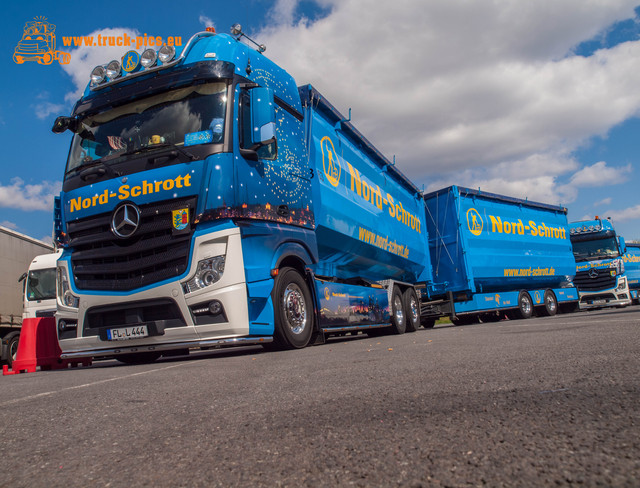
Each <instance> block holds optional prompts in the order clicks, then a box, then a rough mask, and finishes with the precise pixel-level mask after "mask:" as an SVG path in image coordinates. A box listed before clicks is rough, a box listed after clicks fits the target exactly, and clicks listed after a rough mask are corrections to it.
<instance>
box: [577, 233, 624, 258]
mask: <svg viewBox="0 0 640 488" xmlns="http://www.w3.org/2000/svg"><path fill="white" fill-rule="evenodd" d="M571 245H572V246H573V255H574V256H575V258H576V261H593V260H596V259H607V258H616V257H618V256H620V253H619V252H618V244H617V242H616V238H615V237H607V238H605V239H596V240H593V241H579V242H572V243H571Z"/></svg>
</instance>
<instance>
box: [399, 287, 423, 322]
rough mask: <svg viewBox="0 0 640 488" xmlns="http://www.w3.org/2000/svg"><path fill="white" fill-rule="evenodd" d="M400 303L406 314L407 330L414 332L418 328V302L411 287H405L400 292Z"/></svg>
mask: <svg viewBox="0 0 640 488" xmlns="http://www.w3.org/2000/svg"><path fill="white" fill-rule="evenodd" d="M402 305H403V307H404V310H405V312H406V315H407V318H406V321H407V332H415V331H416V330H418V329H419V328H420V302H419V301H418V295H417V294H416V291H415V290H414V289H413V288H407V289H406V290H405V291H404V293H403V294H402Z"/></svg>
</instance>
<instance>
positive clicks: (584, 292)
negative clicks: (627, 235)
mask: <svg viewBox="0 0 640 488" xmlns="http://www.w3.org/2000/svg"><path fill="white" fill-rule="evenodd" d="M569 227H570V229H571V244H572V245H573V254H574V256H575V258H576V277H575V280H574V283H575V285H576V287H577V288H578V292H579V294H580V308H581V309H591V308H601V307H624V306H627V305H630V304H631V293H630V292H629V283H628V281H627V276H626V274H625V264H624V260H623V255H624V254H625V252H626V246H625V242H624V238H623V237H622V236H619V235H618V234H617V233H616V230H615V228H614V226H613V223H612V222H611V220H610V219H601V218H599V217H596V218H595V219H594V220H582V221H579V222H571V223H570V224H569Z"/></svg>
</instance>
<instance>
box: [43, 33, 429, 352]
mask: <svg viewBox="0 0 640 488" xmlns="http://www.w3.org/2000/svg"><path fill="white" fill-rule="evenodd" d="M234 32H235V34H234V35H232V36H230V35H226V34H216V33H215V32H202V33H198V34H196V35H194V36H193V37H192V38H191V39H190V40H189V41H188V43H186V45H185V46H184V49H183V50H182V51H181V52H180V53H176V52H175V48H171V47H169V46H166V45H165V46H163V47H162V48H161V49H160V50H159V51H157V52H156V51H154V50H152V49H148V50H146V51H144V52H143V53H142V54H141V55H140V54H138V53H137V52H136V51H130V52H128V53H126V54H125V56H124V57H123V58H122V62H120V61H117V60H116V61H112V62H110V63H108V65H106V66H98V67H96V68H95V69H94V70H93V72H92V74H91V82H90V84H89V86H88V87H87V89H86V90H85V92H84V96H83V97H82V98H81V99H80V100H79V101H78V102H77V103H76V105H75V107H74V110H73V113H72V115H71V116H70V117H58V119H56V122H55V123H54V127H53V131H54V132H58V133H61V132H64V131H65V130H71V131H72V132H73V133H74V135H73V139H72V142H71V148H70V151H69V156H68V161H67V165H66V171H65V176H64V183H63V189H62V192H61V195H60V205H59V208H58V209H57V214H58V215H57V218H56V220H57V224H56V225H57V229H58V241H59V243H60V246H61V247H62V248H63V249H64V253H63V254H62V256H61V258H60V260H59V262H58V301H59V303H58V312H57V315H56V319H57V327H58V338H59V342H60V347H61V349H62V353H63V354H62V356H63V357H64V358H73V357H81V356H94V357H99V356H117V357H118V358H119V359H121V360H123V361H124V362H137V361H147V360H153V359H154V358H156V357H158V356H159V355H161V354H168V353H170V352H171V351H179V352H184V351H186V350H187V349H189V348H192V347H201V348H206V347H217V346H228V345H242V344H272V345H273V344H275V345H277V346H279V347H284V348H300V347H304V346H306V345H307V344H309V343H317V342H322V341H323V339H324V337H325V336H326V335H328V334H332V333H338V332H340V333H344V332H346V331H360V330H365V331H366V330H372V329H385V330H386V331H392V332H395V333H403V332H405V331H414V330H415V329H416V328H418V327H419V325H420V316H419V313H420V309H419V300H418V296H417V293H416V287H415V285H416V284H417V283H419V282H421V281H424V277H423V276H424V275H425V273H426V271H427V270H428V269H429V266H428V260H429V256H428V253H427V252H426V248H425V245H424V243H425V233H426V228H425V222H424V210H423V209H424V207H423V201H422V198H421V194H420V191H419V190H418V188H416V187H415V186H414V185H413V184H412V183H411V182H410V181H409V180H408V179H407V178H406V177H405V176H404V175H402V173H400V172H399V171H398V170H397V169H396V167H395V166H394V165H393V164H391V163H390V162H389V161H388V160H387V159H386V158H385V157H384V156H382V155H381V154H380V153H379V152H378V150H377V149H375V148H374V147H373V146H372V145H371V144H370V143H369V142H368V141H367V140H366V139H365V138H364V137H363V136H362V135H361V134H360V133H359V132H358V131H357V130H356V129H355V127H354V126H353V125H352V124H351V123H350V122H349V120H347V119H346V118H345V117H344V116H343V115H341V114H340V113H339V112H338V111H337V110H336V109H335V108H334V107H333V106H332V105H331V103H329V102H328V101H327V100H326V99H325V98H324V97H323V96H322V95H321V94H320V93H318V91H316V90H315V89H314V88H313V87H311V86H308V85H307V86H301V87H297V86H296V83H295V81H294V79H293V78H292V77H291V76H290V75H289V74H288V73H287V72H286V71H284V70H283V69H282V68H280V67H279V66H277V65H276V64H274V63H273V62H272V61H270V60H269V59H267V58H266V57H265V56H263V54H262V50H263V49H262V47H260V48H259V49H258V50H254V49H251V48H250V47H249V46H248V45H246V44H245V43H243V42H240V40H239V39H240V37H241V36H242V35H243V34H242V33H241V30H240V29H239V28H236V30H235V31H234ZM125 68H126V69H125Z"/></svg>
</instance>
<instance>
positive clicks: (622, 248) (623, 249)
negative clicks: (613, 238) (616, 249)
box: [618, 236, 627, 254]
mask: <svg viewBox="0 0 640 488" xmlns="http://www.w3.org/2000/svg"><path fill="white" fill-rule="evenodd" d="M618 243H619V244H620V252H621V253H622V254H627V244H626V243H625V242H624V237H622V236H618Z"/></svg>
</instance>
